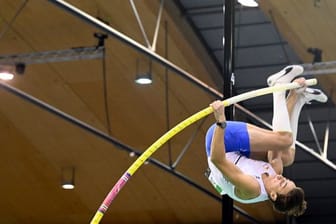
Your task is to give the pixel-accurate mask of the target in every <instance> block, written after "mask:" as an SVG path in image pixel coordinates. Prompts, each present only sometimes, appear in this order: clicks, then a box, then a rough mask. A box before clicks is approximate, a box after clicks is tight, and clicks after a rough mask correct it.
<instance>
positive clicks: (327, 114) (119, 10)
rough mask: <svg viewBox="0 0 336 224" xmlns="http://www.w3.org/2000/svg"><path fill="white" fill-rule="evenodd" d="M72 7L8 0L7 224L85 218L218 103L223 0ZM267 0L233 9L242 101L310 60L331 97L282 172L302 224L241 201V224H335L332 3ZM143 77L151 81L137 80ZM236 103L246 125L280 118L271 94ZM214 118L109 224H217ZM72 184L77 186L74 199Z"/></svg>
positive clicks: (4, 27) (142, 181) (4, 101)
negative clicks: (302, 204)
mask: <svg viewBox="0 0 336 224" xmlns="http://www.w3.org/2000/svg"><path fill="white" fill-rule="evenodd" d="M66 2H67V3H69V4H70V5H72V6H73V7H74V8H73V9H78V11H73V12H72V13H71V12H70V11H71V10H69V9H67V7H65V6H64V5H63V6H61V5H62V4H61V3H65V2H63V1H39V0H0V6H1V7H0V67H1V66H3V65H6V66H7V67H8V66H9V67H10V65H12V64H17V65H20V66H17V69H18V70H20V69H22V65H25V69H24V72H23V74H21V75H20V74H18V75H16V76H15V77H14V79H13V80H10V81H7V82H4V81H1V87H2V88H1V90H0V105H1V106H0V133H1V135H0V141H1V157H0V163H1V168H0V177H1V179H2V182H1V187H0V194H1V200H0V216H1V223H8V224H16V223H20V224H21V223H89V222H90V220H91V219H92V217H93V215H94V214H95V212H96V210H97V209H98V208H99V206H100V205H101V203H102V202H103V200H104V198H105V197H106V195H107V194H108V192H109V191H110V190H111V188H112V187H113V186H114V185H115V184H116V183H117V181H118V180H119V179H120V177H121V176H122V175H123V173H124V172H125V171H126V170H127V169H128V168H129V167H130V166H131V165H132V164H133V162H134V161H135V160H136V159H137V156H138V155H140V154H141V152H143V151H145V150H146V149H148V147H149V146H151V144H152V143H153V142H155V141H156V140H157V139H159V138H160V137H161V136H163V135H164V134H165V133H167V132H168V131H169V130H171V129H172V128H173V127H175V126H176V125H177V124H178V123H179V122H181V121H183V120H184V119H186V118H188V117H190V116H191V115H193V114H196V113H197V112H199V111H200V110H202V109H204V108H206V107H207V106H208V105H209V103H210V102H211V101H212V100H214V99H218V98H221V96H222V92H223V81H222V74H223V70H224V69H223V64H224V49H223V34H224V16H223V4H224V1H223V0H174V1H170V0H166V1H164V4H163V8H162V9H163V10H162V11H160V9H161V8H160V6H161V3H162V2H163V1H159V0H134V1H131V0H130V1H126V0H113V1H110V0H94V1H93V0H69V1H66ZM259 4H260V7H256V8H246V7H242V6H241V5H239V4H236V5H235V41H234V45H235V48H234V63H235V65H234V74H235V75H234V80H235V85H234V94H241V93H243V92H246V91H249V90H254V89H260V88H263V87H266V79H267V77H268V76H269V75H270V74H272V73H274V72H277V71H279V70H281V69H282V68H283V67H285V66H286V65H289V64H304V65H305V68H306V71H305V75H306V76H307V77H309V78H310V77H312V74H317V75H316V76H315V77H316V78H317V79H318V81H319V86H318V87H319V88H322V89H323V90H324V91H325V92H326V94H327V95H328V96H329V101H328V103H326V104H317V103H312V104H311V105H307V106H305V108H304V111H303V112H302V116H301V118H300V125H299V134H298V141H299V142H298V144H299V145H298V147H297V148H298V149H297V153H296V158H295V163H294V165H292V166H291V167H290V168H286V170H285V174H286V176H287V177H289V178H292V179H294V180H295V181H296V183H297V185H299V186H302V187H303V188H304V189H305V192H306V198H307V201H308V209H307V211H306V213H305V214H304V215H303V216H302V217H300V218H297V219H296V220H294V219H288V218H286V217H284V216H281V215H278V214H276V213H273V212H272V208H271V206H270V204H269V203H267V202H265V203H259V204H253V205H241V204H235V213H234V223H309V224H313V223H314V224H315V223H324V224H326V223H336V214H335V212H334V211H333V208H334V207H335V206H336V193H335V191H334V189H336V172H335V168H334V166H335V165H334V164H333V162H335V161H336V152H335V150H334V149H335V146H336V136H335V130H336V109H335V106H334V102H335V97H336V96H335V91H334V90H335V88H334V86H335V85H336V79H335V78H334V77H335V74H333V72H334V71H335V70H334V67H336V66H334V64H335V63H333V61H336V44H335V41H334V40H335V38H334V37H335V35H336V33H335V32H336V22H335V21H336V14H335V12H336V1H334V0H295V1H293V0H281V1H277V0H260V1H259ZM77 12H85V13H87V15H88V16H89V17H86V16H85V15H86V14H84V13H83V14H78V13H77ZM161 12H162V13H161ZM159 18H160V19H159ZM139 24H142V25H139ZM157 24H159V26H157ZM158 27H159V28H158ZM105 35H106V36H105ZM105 37H107V38H105ZM308 49H310V50H308ZM319 53H321V54H319ZM313 62H314V63H313ZM321 62H324V64H321ZM312 63H313V64H312ZM141 72H142V73H143V72H145V73H146V72H147V73H148V72H150V73H151V75H152V78H153V83H152V84H151V85H146V86H139V85H137V84H136V83H135V82H134V79H135V76H136V73H141ZM19 73H20V72H19ZM21 73H22V71H21ZM236 108H237V109H236V112H237V113H236V114H237V119H243V120H246V121H249V122H253V123H256V124H260V125H262V126H265V125H266V126H267V125H268V124H269V123H270V122H271V116H272V98H271V97H270V96H262V97H258V98H255V99H251V100H248V101H245V102H242V103H240V104H239V105H237V107H236ZM212 122H213V116H211V115H210V116H205V117H204V119H200V120H199V121H197V122H195V123H192V124H190V125H189V126H188V127H185V128H184V129H183V130H182V131H181V132H180V133H178V134H174V136H172V138H171V140H170V141H169V142H167V143H165V144H164V145H163V146H162V147H159V148H158V149H157V151H156V152H155V153H153V155H152V157H151V159H149V160H148V161H146V162H144V165H143V166H141V167H140V168H139V169H138V170H137V172H136V173H135V174H134V175H133V176H132V177H131V179H130V180H129V182H127V184H126V185H125V186H124V188H123V189H122V190H121V191H120V193H119V194H118V196H117V197H116V198H115V200H114V201H113V202H112V203H111V205H110V207H109V209H108V210H107V212H106V213H105V215H104V216H103V218H102V223H160V224H161V223H208V224H209V223H221V220H222V219H221V200H220V199H221V198H220V197H219V196H218V195H217V194H216V192H215V190H214V189H213V188H212V186H210V183H209V182H208V181H207V180H206V178H205V177H204V171H205V169H206V168H207V165H206V158H205V152H204V142H203V139H204V134H205V132H206V130H207V128H208V127H209V125H210V124H211V123H212ZM325 148H328V153H327V155H326V157H325V158H324V159H321V158H320V156H319V155H320V153H319V150H322V151H323V150H324V149H325ZM73 174H74V175H73ZM69 177H70V178H71V177H73V179H74V183H75V188H74V189H73V190H64V189H62V188H61V182H62V181H64V180H65V179H66V178H69Z"/></svg>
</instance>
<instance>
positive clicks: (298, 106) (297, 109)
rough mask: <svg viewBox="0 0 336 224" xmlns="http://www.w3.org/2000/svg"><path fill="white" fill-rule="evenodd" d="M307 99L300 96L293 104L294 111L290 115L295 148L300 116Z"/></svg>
mask: <svg viewBox="0 0 336 224" xmlns="http://www.w3.org/2000/svg"><path fill="white" fill-rule="evenodd" d="M305 103H306V102H305V99H304V97H302V96H298V99H297V101H296V103H295V104H294V106H293V109H292V113H291V115H290V125H291V128H292V135H293V145H292V147H293V148H295V141H296V138H297V131H298V125H299V117H300V113H301V110H302V107H303V105H305Z"/></svg>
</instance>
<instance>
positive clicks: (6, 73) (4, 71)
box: [0, 65, 15, 80]
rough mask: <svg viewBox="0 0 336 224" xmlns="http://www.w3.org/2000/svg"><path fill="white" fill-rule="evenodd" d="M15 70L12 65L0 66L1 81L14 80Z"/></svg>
mask: <svg viewBox="0 0 336 224" xmlns="http://www.w3.org/2000/svg"><path fill="white" fill-rule="evenodd" d="M14 74H15V72H14V68H13V66H11V65H0V79H2V80H11V79H13V78H14Z"/></svg>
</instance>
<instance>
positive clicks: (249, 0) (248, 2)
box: [238, 0, 259, 7]
mask: <svg viewBox="0 0 336 224" xmlns="http://www.w3.org/2000/svg"><path fill="white" fill-rule="evenodd" d="M238 3H240V4H241V5H243V6H246V7H258V6H259V4H258V2H256V1H255V0H238Z"/></svg>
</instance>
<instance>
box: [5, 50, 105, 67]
mask: <svg viewBox="0 0 336 224" xmlns="http://www.w3.org/2000/svg"><path fill="white" fill-rule="evenodd" d="M103 51H104V46H100V47H97V46H95V47H77V48H71V49H66V50H56V51H43V52H34V53H25V54H10V55H0V64H10V65H14V64H17V63H24V64H26V65H28V64H43V63H49V62H63V61H74V60H88V59H97V58H103Z"/></svg>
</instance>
